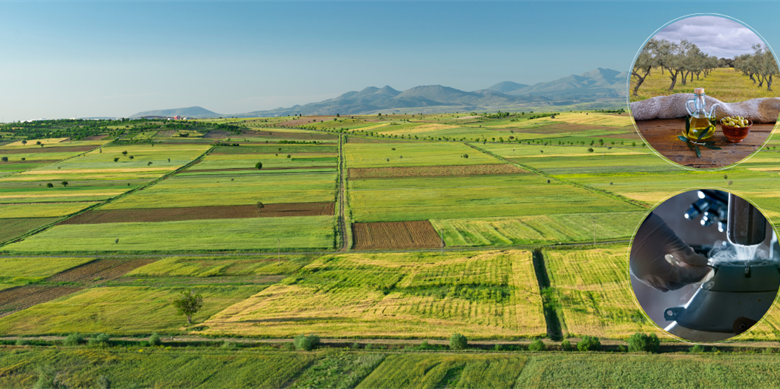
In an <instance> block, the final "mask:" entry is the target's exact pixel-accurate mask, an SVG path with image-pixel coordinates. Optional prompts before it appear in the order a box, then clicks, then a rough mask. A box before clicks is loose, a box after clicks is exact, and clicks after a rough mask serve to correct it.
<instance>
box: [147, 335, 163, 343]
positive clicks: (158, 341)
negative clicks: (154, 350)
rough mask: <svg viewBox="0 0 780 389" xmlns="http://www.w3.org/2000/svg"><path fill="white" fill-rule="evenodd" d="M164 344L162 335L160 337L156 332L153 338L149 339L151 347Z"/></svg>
mask: <svg viewBox="0 0 780 389" xmlns="http://www.w3.org/2000/svg"><path fill="white" fill-rule="evenodd" d="M161 344H162V341H161V340H160V335H158V334H157V333H156V332H155V333H153V334H152V336H150V337H149V345H150V346H159V345H161Z"/></svg>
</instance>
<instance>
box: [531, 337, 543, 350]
mask: <svg viewBox="0 0 780 389" xmlns="http://www.w3.org/2000/svg"><path fill="white" fill-rule="evenodd" d="M528 350H529V351H544V350H547V345H546V344H544V342H542V340H541V339H536V340H534V341H533V342H531V344H529V345H528Z"/></svg>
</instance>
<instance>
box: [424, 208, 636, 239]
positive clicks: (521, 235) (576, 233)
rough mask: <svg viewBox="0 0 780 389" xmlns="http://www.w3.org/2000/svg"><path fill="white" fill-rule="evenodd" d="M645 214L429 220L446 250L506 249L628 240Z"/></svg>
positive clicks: (620, 213)
mask: <svg viewBox="0 0 780 389" xmlns="http://www.w3.org/2000/svg"><path fill="white" fill-rule="evenodd" d="M645 214H646V212H645V211H639V212H604V213H575V214H552V215H535V216H521V217H513V218H505V217H502V218H481V219H444V220H431V223H432V224H433V226H434V228H435V229H436V231H440V232H441V233H442V235H443V238H444V241H445V243H446V244H447V246H467V247H477V246H509V245H523V244H535V243H561V242H565V243H572V242H593V241H594V240H598V241H607V240H615V239H629V238H631V235H632V234H633V233H634V230H635V229H636V226H637V225H639V223H640V221H641V220H642V219H643V218H644V217H645Z"/></svg>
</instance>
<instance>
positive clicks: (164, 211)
mask: <svg viewBox="0 0 780 389" xmlns="http://www.w3.org/2000/svg"><path fill="white" fill-rule="evenodd" d="M334 209H335V203H332V202H326V203H288V204H265V206H264V207H263V208H261V209H260V210H259V212H258V209H257V206H255V205H223V206H212V207H182V208H147V209H139V208H133V209H111V210H104V211H101V210H97V211H89V212H85V213H82V214H81V215H78V216H76V217H72V218H70V219H68V220H65V221H63V222H62V223H60V224H101V223H133V222H143V223H146V222H171V221H182V220H202V219H247V218H254V217H283V216H320V215H333V214H334V212H335V211H334Z"/></svg>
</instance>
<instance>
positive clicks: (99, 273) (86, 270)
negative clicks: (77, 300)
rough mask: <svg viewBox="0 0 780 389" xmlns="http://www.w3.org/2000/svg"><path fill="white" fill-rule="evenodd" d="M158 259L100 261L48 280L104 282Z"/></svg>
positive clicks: (75, 268)
mask: <svg viewBox="0 0 780 389" xmlns="http://www.w3.org/2000/svg"><path fill="white" fill-rule="evenodd" d="M156 260H157V259H151V258H144V259H98V260H97V261H92V262H89V263H85V264H83V265H81V266H77V267H74V268H72V269H68V270H65V271H64V272H62V273H59V274H55V275H53V276H51V277H49V278H47V279H46V281H50V282H80V283H93V282H103V281H108V280H113V279H115V278H119V277H121V276H123V275H125V274H126V273H128V272H130V271H131V270H134V269H136V268H139V267H141V266H145V265H148V264H150V263H152V262H154V261H156Z"/></svg>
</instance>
